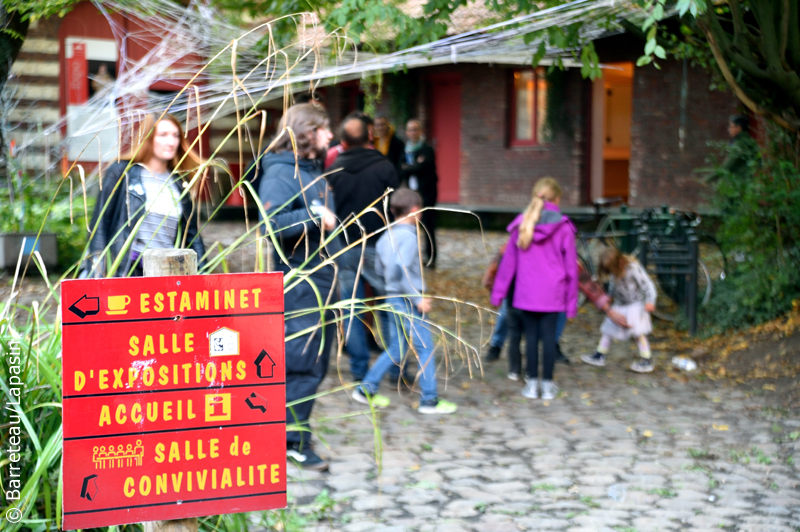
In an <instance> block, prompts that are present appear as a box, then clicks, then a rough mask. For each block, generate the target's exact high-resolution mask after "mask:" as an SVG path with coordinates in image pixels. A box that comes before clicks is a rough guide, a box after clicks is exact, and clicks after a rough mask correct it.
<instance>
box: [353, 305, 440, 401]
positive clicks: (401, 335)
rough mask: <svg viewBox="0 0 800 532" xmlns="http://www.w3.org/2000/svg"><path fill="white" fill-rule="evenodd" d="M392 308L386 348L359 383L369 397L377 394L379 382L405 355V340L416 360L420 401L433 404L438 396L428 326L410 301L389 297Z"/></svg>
mask: <svg viewBox="0 0 800 532" xmlns="http://www.w3.org/2000/svg"><path fill="white" fill-rule="evenodd" d="M387 301H388V302H389V304H390V305H391V306H392V308H393V310H394V312H393V313H392V318H391V320H392V322H393V323H392V324H391V326H390V327H389V344H388V347H387V349H386V351H384V352H383V353H381V355H380V356H379V357H378V359H377V360H376V361H375V363H374V364H373V365H372V367H371V368H369V371H368V372H367V376H366V377H364V380H363V381H361V386H362V387H363V390H364V391H365V392H366V393H368V394H374V393H376V392H377V391H378V387H379V386H380V382H381V379H382V378H383V376H384V375H385V374H386V372H387V371H389V370H390V369H391V368H392V367H393V366H399V365H400V363H401V361H402V360H403V357H404V356H405V354H406V351H408V337H409V336H410V337H411V344H412V345H413V347H414V351H415V352H416V355H417V357H418V358H419V366H420V376H419V387H420V390H421V391H422V401H433V400H435V399H436V398H437V397H438V396H439V395H438V393H437V391H436V361H435V360H434V358H433V337H432V336H431V331H430V330H429V329H428V327H427V325H426V324H425V323H424V322H423V321H422V314H420V312H419V311H418V310H417V307H415V306H414V305H413V304H412V303H411V302H410V301H409V300H407V299H405V298H403V297H390V298H388V300H387Z"/></svg>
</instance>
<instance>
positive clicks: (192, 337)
mask: <svg viewBox="0 0 800 532" xmlns="http://www.w3.org/2000/svg"><path fill="white" fill-rule="evenodd" d="M61 298H62V299H61V303H62V322H63V339H62V341H63V394H64V474H63V477H64V529H65V530H74V529H79V528H94V527H102V526H111V525H120V524H127V523H137V522H143V521H158V520H167V519H180V518H184V517H196V516H204V515H216V514H225V513H234V512H249V511H255V510H266V509H270V508H283V507H285V506H286V389H285V374H286V370H285V365H284V324H283V277H282V274H280V273H253V274H231V275H195V276H186V277H148V278H130V279H99V280H73V281H64V282H63V284H62V289H61Z"/></svg>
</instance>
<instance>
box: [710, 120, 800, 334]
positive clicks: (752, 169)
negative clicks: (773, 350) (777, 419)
mask: <svg viewBox="0 0 800 532" xmlns="http://www.w3.org/2000/svg"><path fill="white" fill-rule="evenodd" d="M765 136H766V139H767V140H766V142H765V146H764V147H763V148H761V149H760V150H758V151H757V152H755V153H753V154H752V155H751V156H750V157H748V158H747V161H746V164H743V165H737V166H736V169H735V170H728V168H730V167H731V165H730V164H729V163H730V159H731V157H737V156H741V147H740V146H737V145H736V144H731V145H727V146H724V147H723V148H722V149H721V154H722V155H723V156H725V158H726V160H725V161H719V162H718V164H716V165H715V167H714V189H715V190H714V196H713V199H712V203H713V205H714V206H715V207H716V208H717V209H718V210H719V211H720V213H721V215H722V220H721V224H720V227H719V230H718V232H717V239H718V241H719V242H720V245H721V246H722V249H723V251H724V252H725V253H726V255H727V256H728V269H729V272H728V273H729V275H728V277H727V279H725V280H724V281H719V282H717V283H716V285H715V287H714V291H713V293H712V298H711V301H710V302H709V304H708V305H707V306H705V307H704V308H702V309H701V316H700V317H701V320H702V322H703V324H704V326H705V330H706V332H707V333H718V332H722V331H725V330H728V329H738V328H743V327H748V326H751V325H755V324H758V323H761V322H764V321H767V320H770V319H773V318H775V317H778V316H780V315H782V314H784V313H786V312H788V311H789V310H790V309H791V308H792V301H793V300H795V299H797V298H798V297H800V208H798V205H800V168H798V153H797V151H796V147H795V145H794V142H793V141H794V139H793V138H791V137H790V136H789V135H788V134H787V133H786V132H785V131H783V130H781V129H778V128H777V127H775V126H768V127H767V130H766V135H765Z"/></svg>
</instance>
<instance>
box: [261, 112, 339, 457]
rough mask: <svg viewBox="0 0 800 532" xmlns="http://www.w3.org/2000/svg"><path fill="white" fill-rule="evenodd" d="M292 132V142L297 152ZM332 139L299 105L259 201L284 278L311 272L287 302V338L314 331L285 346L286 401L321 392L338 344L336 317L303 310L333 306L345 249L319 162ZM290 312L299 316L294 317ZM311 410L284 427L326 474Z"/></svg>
mask: <svg viewBox="0 0 800 532" xmlns="http://www.w3.org/2000/svg"><path fill="white" fill-rule="evenodd" d="M289 129H291V131H292V132H293V133H294V136H295V142H296V145H297V152H296V153H295V152H293V147H292V140H291V138H290V135H289V132H288V130H289ZM331 137H332V135H331V131H330V127H329V122H328V116H327V114H326V113H325V111H324V110H323V109H322V108H321V107H318V106H317V105H315V104H313V103H304V104H298V105H294V106H292V107H290V108H289V109H288V110H287V111H286V113H285V114H284V115H283V118H281V121H280V124H279V125H278V138H277V141H276V143H275V144H274V146H273V148H272V150H271V151H270V152H268V153H267V154H266V155H265V156H264V158H263V159H262V161H261V162H262V164H261V166H262V177H261V184H260V186H259V191H258V196H259V199H260V200H261V203H262V204H263V205H264V211H265V212H266V215H267V220H266V221H264V220H262V221H263V222H264V223H266V224H268V225H269V229H268V231H269V232H271V233H273V234H274V235H275V237H276V238H277V239H278V243H279V246H280V251H281V254H278V250H277V249H276V250H275V256H274V260H275V264H277V265H278V267H277V268H278V269H279V270H280V271H282V272H283V273H284V275H288V274H289V273H290V272H294V273H297V272H298V270H299V271H302V272H309V271H312V270H313V273H310V274H309V275H308V277H307V278H306V279H304V280H303V281H302V282H300V283H299V284H297V285H296V286H294V287H293V288H292V289H291V290H290V291H289V292H288V293H286V296H285V298H284V310H285V312H286V314H287V319H286V327H285V330H286V336H287V337H288V336H291V335H293V334H296V333H298V332H300V331H304V330H307V329H311V332H308V333H306V334H302V335H301V336H298V337H296V338H294V339H291V340H289V341H287V342H286V402H287V403H288V402H291V401H297V400H300V399H303V398H306V397H309V396H313V395H314V394H316V393H317V388H318V387H319V385H320V383H321V382H322V379H323V378H324V377H325V374H326V373H327V371H328V361H329V358H330V349H331V346H332V345H333V344H334V341H335V327H334V325H333V320H334V315H333V312H331V311H324V312H322V314H321V313H320V311H315V312H307V313H303V312H302V311H303V310H308V309H320V308H323V307H324V306H325V305H327V304H329V303H332V302H335V301H336V298H335V297H334V288H335V287H334V280H335V268H334V266H333V264H332V262H331V261H330V259H329V257H331V256H332V255H333V254H335V253H336V252H338V251H339V250H340V249H341V248H340V247H338V248H337V241H336V240H335V239H334V240H332V241H331V242H329V243H327V244H326V243H325V242H326V240H328V239H329V236H330V233H331V232H332V231H333V230H334V229H335V227H336V215H335V214H334V212H335V205H334V202H333V198H332V197H331V194H330V191H329V189H328V184H327V183H326V182H325V180H324V179H323V178H321V177H320V175H321V168H320V164H319V162H318V160H317V159H318V158H319V156H320V155H324V154H325V152H326V150H327V149H328V143H329V142H330V140H331ZM295 165H296V166H295ZM280 255H283V257H284V258H285V261H284V260H283V259H282V258H281V256H280ZM294 279H295V280H297V279H298V277H295V278H294ZM291 283H294V281H291ZM315 289H316V292H315ZM317 294H319V299H318V297H317ZM298 311H301V312H298ZM292 313H294V314H299V315H294V316H292V315H291V314H292ZM313 406H314V400H313V399H310V400H306V401H303V402H301V403H299V404H297V405H295V406H293V407H291V408H287V410H286V421H287V423H291V424H297V425H299V426H300V427H301V428H303V429H304V430H301V431H289V432H287V433H286V445H287V450H286V452H287V457H288V458H289V459H290V460H292V461H293V462H294V463H295V464H296V465H297V466H299V467H302V468H306V469H312V470H318V471H324V470H326V469H328V463H327V461H325V460H323V459H322V458H320V456H319V455H317V454H316V453H315V452H314V450H313V448H312V446H311V444H310V437H309V432H308V419H309V417H310V416H311V409H312V408H313Z"/></svg>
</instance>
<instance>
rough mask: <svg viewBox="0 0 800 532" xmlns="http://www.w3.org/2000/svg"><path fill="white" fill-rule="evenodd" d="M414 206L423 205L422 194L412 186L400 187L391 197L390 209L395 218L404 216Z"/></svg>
mask: <svg viewBox="0 0 800 532" xmlns="http://www.w3.org/2000/svg"><path fill="white" fill-rule="evenodd" d="M414 207H417V208H420V207H422V196H420V195H419V194H418V193H417V192H416V191H414V190H411V189H410V188H405V187H401V188H398V189H397V190H395V191H394V192H393V193H392V195H391V196H390V197H389V210H390V211H392V214H393V215H394V217H395V218H402V217H403V216H405V215H407V214H408V213H410V212H411V209H413V208H414Z"/></svg>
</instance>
